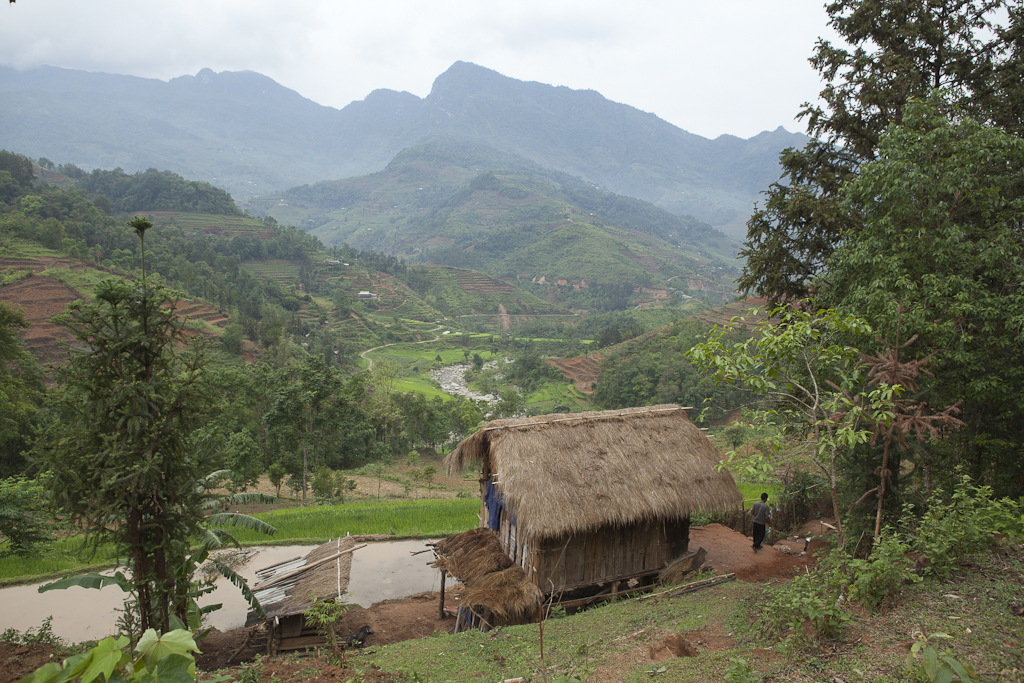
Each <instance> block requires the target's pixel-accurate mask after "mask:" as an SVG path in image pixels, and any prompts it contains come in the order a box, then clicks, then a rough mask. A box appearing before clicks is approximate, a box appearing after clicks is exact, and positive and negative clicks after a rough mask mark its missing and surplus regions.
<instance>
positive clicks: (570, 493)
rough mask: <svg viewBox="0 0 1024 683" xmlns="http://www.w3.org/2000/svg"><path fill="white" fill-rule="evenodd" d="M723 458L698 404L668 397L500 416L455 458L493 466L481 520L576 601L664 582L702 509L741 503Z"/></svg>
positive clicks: (485, 479) (536, 575)
mask: <svg viewBox="0 0 1024 683" xmlns="http://www.w3.org/2000/svg"><path fill="white" fill-rule="evenodd" d="M719 460H720V456H719V453H718V451H717V450H716V449H715V447H714V446H713V445H712V444H711V442H710V441H708V439H707V437H706V436H705V435H704V433H703V432H702V431H701V430H700V429H699V428H697V427H696V426H695V425H694V424H693V423H692V422H691V421H690V419H689V418H688V417H687V413H686V409H684V408H682V407H680V406H677V405H658V406H651V407H643V408H626V409H623V410H607V411H594V412H585V413H577V414H568V415H541V416H537V417H527V418H514V419H506V420H495V421H492V422H490V423H488V424H486V425H484V426H483V427H481V428H480V429H479V430H478V431H477V432H476V433H475V434H473V435H472V436H470V437H469V438H467V439H466V440H464V441H463V442H462V443H460V444H459V445H458V447H457V448H456V449H455V450H454V451H452V453H451V454H449V456H448V457H447V459H446V460H445V464H446V466H447V469H448V473H449V474H456V473H458V472H460V471H462V470H463V469H464V468H465V467H466V466H467V465H468V464H469V463H475V462H479V463H480V464H481V472H480V498H481V501H480V515H479V520H480V524H479V526H481V527H490V528H491V529H493V530H494V531H495V532H496V533H497V535H498V539H499V540H500V542H501V546H502V548H503V550H504V551H505V553H506V554H507V555H508V557H509V559H511V560H512V562H513V563H514V564H516V565H518V566H520V567H522V569H523V571H524V572H525V574H526V576H527V577H528V578H529V580H530V581H531V582H532V583H533V584H534V585H536V586H537V587H538V588H540V590H541V591H543V592H544V594H546V595H557V596H559V597H561V598H567V597H578V596H580V595H586V594H587V593H588V591H589V592H590V594H593V592H594V590H595V589H596V588H597V587H604V586H607V585H608V584H611V585H612V590H617V589H618V587H619V586H620V585H622V587H623V588H625V587H626V586H625V585H624V584H628V586H629V587H634V586H638V585H639V586H643V585H649V584H650V583H653V581H654V579H655V578H656V577H657V575H658V573H659V572H660V571H661V570H662V569H664V568H665V567H666V566H668V565H669V564H670V563H671V562H672V561H674V560H676V559H678V558H679V557H681V556H682V555H684V554H685V553H686V552H687V550H688V546H689V536H690V515H691V513H692V512H694V511H695V510H704V511H715V510H724V509H729V508H733V507H738V506H739V505H740V504H741V502H742V495H741V494H740V492H739V490H738V489H737V488H736V484H735V482H734V481H733V478H732V475H731V474H729V472H728V471H726V470H724V469H723V470H722V471H718V469H717V467H716V466H717V465H718V463H719ZM605 590H607V588H606V589H605Z"/></svg>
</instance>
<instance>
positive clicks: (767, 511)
mask: <svg viewBox="0 0 1024 683" xmlns="http://www.w3.org/2000/svg"><path fill="white" fill-rule="evenodd" d="M750 511H751V512H752V513H753V514H754V545H752V546H751V547H752V548H753V549H754V552H755V553H756V552H757V551H758V550H760V549H761V544H762V543H763V542H764V533H765V527H767V525H768V523H769V522H770V521H771V520H772V510H771V508H770V507H768V494H767V493H762V494H761V500H759V501H757V502H756V503H754V507H752V508H751V509H750Z"/></svg>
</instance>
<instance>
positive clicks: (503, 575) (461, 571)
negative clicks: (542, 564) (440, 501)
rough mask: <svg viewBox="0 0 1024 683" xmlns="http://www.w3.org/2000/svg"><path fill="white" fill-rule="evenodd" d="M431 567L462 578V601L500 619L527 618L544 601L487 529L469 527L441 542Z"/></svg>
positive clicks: (517, 619) (503, 620) (537, 589)
mask: <svg viewBox="0 0 1024 683" xmlns="http://www.w3.org/2000/svg"><path fill="white" fill-rule="evenodd" d="M434 552H435V554H436V555H437V560H436V561H435V562H434V563H433V565H432V566H434V567H437V568H438V569H443V570H444V571H446V572H448V573H449V574H451V575H452V576H454V577H456V578H458V579H459V580H460V581H462V585H463V590H462V603H463V604H465V605H469V606H470V607H473V608H476V607H479V606H483V607H486V608H487V609H489V610H490V611H491V612H492V613H493V614H494V615H495V616H496V617H497V618H498V620H499V621H500V622H507V623H515V622H518V621H521V620H523V619H528V618H529V616H530V615H532V614H533V613H534V612H536V610H537V607H538V606H540V605H541V604H542V603H543V602H544V594H543V592H541V590H540V588H538V587H537V586H535V585H534V584H533V582H531V581H530V580H529V579H527V578H526V572H524V571H523V568H522V567H520V566H518V565H516V564H513V563H512V560H510V559H509V558H508V555H506V554H505V552H504V551H503V550H502V549H501V542H500V541H498V537H497V536H496V535H495V533H494V532H493V531H491V530H490V529H487V528H477V529H470V530H469V531H463V532H462V533H459V534H455V535H454V536H449V537H448V538H446V539H444V540H442V541H441V542H439V543H438V544H437V545H436V546H435V548H434Z"/></svg>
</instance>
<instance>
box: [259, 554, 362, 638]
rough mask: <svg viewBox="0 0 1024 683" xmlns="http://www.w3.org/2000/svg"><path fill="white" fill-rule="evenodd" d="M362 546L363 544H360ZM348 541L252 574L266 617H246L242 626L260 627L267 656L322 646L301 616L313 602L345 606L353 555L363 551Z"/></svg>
mask: <svg viewBox="0 0 1024 683" xmlns="http://www.w3.org/2000/svg"><path fill="white" fill-rule="evenodd" d="M363 545H365V544H363ZM363 545H358V546H357V545H356V544H355V542H354V540H353V539H352V537H351V536H344V537H342V538H339V539H337V540H335V541H328V542H327V543H324V544H323V545H321V546H318V547H316V548H314V549H313V550H311V551H309V553H307V554H306V555H304V556H302V557H296V558H294V559H292V560H288V561H286V562H281V563H278V564H275V565H272V566H270V567H264V568H263V569H260V570H259V571H257V572H256V578H257V579H258V581H259V583H257V584H256V585H255V586H253V589H252V590H253V593H254V594H255V595H256V599H257V600H259V601H260V604H261V605H262V606H263V610H264V611H265V612H266V617H264V618H262V619H261V618H260V617H258V616H257V615H256V614H255V613H253V612H250V613H249V615H248V618H247V619H246V626H252V625H254V624H257V623H259V622H260V621H265V622H266V624H267V635H268V637H267V654H268V655H273V654H275V653H277V652H282V651H287V650H305V649H309V648H314V647H320V646H322V645H324V644H326V642H327V640H326V638H324V637H323V635H322V634H321V633H320V630H319V629H318V628H317V627H316V626H315V625H312V624H308V623H306V619H305V617H304V615H303V612H305V611H306V610H307V609H309V608H310V607H311V606H312V604H313V597H314V596H316V599H317V600H320V601H328V600H338V601H341V600H344V597H343V596H344V595H345V593H347V592H348V581H349V575H350V572H351V570H352V552H353V551H354V550H358V549H359V548H362V547H363Z"/></svg>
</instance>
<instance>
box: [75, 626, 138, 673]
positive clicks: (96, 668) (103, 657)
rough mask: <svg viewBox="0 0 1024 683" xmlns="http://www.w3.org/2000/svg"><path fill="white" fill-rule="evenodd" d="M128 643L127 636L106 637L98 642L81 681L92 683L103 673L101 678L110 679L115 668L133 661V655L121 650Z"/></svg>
mask: <svg viewBox="0 0 1024 683" xmlns="http://www.w3.org/2000/svg"><path fill="white" fill-rule="evenodd" d="M126 645H128V638H127V637H126V636H120V637H118V638H116V639H115V638H104V639H103V640H101V641H100V642H99V643H97V644H96V647H94V648H93V649H92V661H91V662H90V664H89V668H88V669H86V670H85V672H84V673H83V674H82V680H81V683H90V681H94V680H96V679H97V678H99V677H100V676H101V675H102V676H103V678H102V679H101V680H103V681H108V680H110V677H111V674H113V672H114V669H116V668H117V667H119V666H123V665H125V664H127V663H128V662H130V661H131V656H130V655H128V654H127V653H125V652H122V651H121V650H122V648H124V647H125V646H126Z"/></svg>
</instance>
